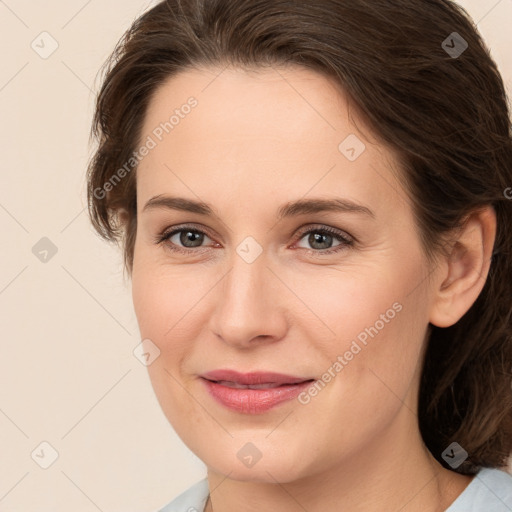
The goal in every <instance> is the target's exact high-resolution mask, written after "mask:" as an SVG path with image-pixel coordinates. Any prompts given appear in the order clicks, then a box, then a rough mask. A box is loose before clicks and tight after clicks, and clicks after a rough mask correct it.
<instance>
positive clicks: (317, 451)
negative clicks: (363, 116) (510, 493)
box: [132, 68, 432, 482]
mask: <svg viewBox="0 0 512 512" xmlns="http://www.w3.org/2000/svg"><path fill="white" fill-rule="evenodd" d="M191 97H193V99H190V98H191ZM187 105H188V106H187ZM350 114H351V117H354V119H355V121H356V124H357V125H358V126H359V127H360V128H362V126H363V125H362V121H361V120H360V119H358V118H357V117H356V114H355V111H354V110H353V109H352V110H351V112H350ZM173 115H174V118H172V120H171V121H170V118H171V116H173ZM165 123H167V124H165ZM364 132H365V134H367V136H368V133H369V131H368V130H366V129H365V130H364ZM140 140H141V145H142V144H145V145H146V147H147V148H148V151H144V153H147V155H146V156H145V157H144V158H143V159H142V161H141V163H140V165H139V168H138V170H137V203H138V227H137V236H136V242H135V253H134V266H133V275H132V284H133V300H134V306H135V311H136V315H137V319H138V323H139V326H140V331H141V336H142V339H149V340H151V342H152V343H153V344H154V345H156V347H158V349H159V350H160V355H159V357H157V358H156V359H155V360H154V361H153V362H152V363H151V364H150V365H149V366H148V370H149V374H150V378H151V381H152V385H153V387H154V389H155V392H156V395H157V397H158V400H159V402H160V405H161V407H162V409H163V411H164V413H165V415H166V416H167V418H168V420H169V421H170V423H171V424H172V426H173V427H174V428H175V430H176V432H177V433H178V435H179V436H180V437H181V438H182V439H183V441H184V442H185V443H186V444H187V445H188V447H189V448H190V449H191V450H192V451H193V452H195V453H196V454H197V455H198V457H199V458H201V459H202V460H203V461H204V462H205V463H206V465H207V466H209V467H210V468H212V469H214V470H215V471H218V472H220V473H222V474H225V475H227V474H229V475H230V478H234V479H239V480H252V481H261V482H267V481H268V482H274V481H276V480H278V481H280V482H287V481H292V480H296V479H299V478H301V477H304V476H306V475H311V474H315V473H321V472H322V471H325V470H328V469H332V468H333V467H334V466H336V465H339V466H340V467H341V465H345V464H348V463H350V464H351V466H347V467H352V468H354V467H355V466H354V464H356V463H361V464H364V465H367V464H369V463H371V461H372V460H374V458H375V457H379V456H381V455H382V456H383V457H388V456H390V454H391V453H396V449H397V442H400V443H402V444H404V443H407V442H408V441H409V440H410V439H412V438H414V437H415V435H416V434H417V431H418V430H417V423H416V421H417V419H416V415H415V413H414V411H415V409H416V401H415V400H416V398H415V397H416V392H417V383H418V378H419V369H420V367H421V355H422V347H423V342H424V337H425V334H426V329H427V325H428V322H429V308H430V304H431V302H432V301H431V291H430V290H429V286H430V285H429V282H430V280H429V279H428V278H427V277H428V275H429V267H428V265H427V263H426V260H425V258H424V255H423V252H422V250H421V246H420V241H419V238H418V234H417V231H416V228H415V224H414V220H413V214H412V211H411V206H410V203H409V202H408V201H407V199H406V195H405V193H404V191H403V188H402V186H401V185H400V183H399V182H398V181H397V179H396V178H395V173H394V172H393V171H392V166H393V165H395V166H396V165H397V164H396V160H395V159H394V157H393V155H392V153H391V152H390V151H389V150H387V149H386V148H385V147H384V146H382V145H380V144H378V143H376V142H375V141H374V140H373V141H372V140H369V139H368V138H366V136H365V135H363V133H361V132H360V131H359V129H358V128H357V127H356V125H355V124H353V122H351V120H350V119H349V112H348V104H347V99H346V97H345V95H344V94H343V93H342V92H340V91H339V90H337V89H335V88H334V86H333V84H332V82H330V81H328V80H327V79H325V78H323V77H322V76H320V75H318V74H316V73H314V72H313V71H309V70H305V69H300V68H288V69H286V70H285V69H280V70H279V71H277V70H276V69H270V70H269V69H267V70H258V71H253V72H244V71H241V70H234V69H231V68H228V69H225V70H224V71H222V72H221V69H220V68H219V69H210V70H205V69H203V70H187V71H185V72H182V73H181V74H179V75H178V76H176V77H174V78H172V79H171V80H169V81H167V82H166V83H165V84H164V85H163V86H162V87H160V89H158V90H157V92H156V95H155V96H154V97H153V98H152V100H151V103H150V105H149V108H148V111H147V115H146V118H145V121H144V126H143V130H142V135H141V139H140ZM155 198H158V199H159V200H158V201H157V200H155ZM166 198H167V199H166ZM170 198H175V199H176V198H181V201H174V202H172V201H171V200H170ZM310 201H329V202H330V203H329V204H331V208H325V209H322V208H319V206H320V204H319V203H318V204H316V203H315V204H312V205H310V206H309V207H307V206H304V205H305V204H306V203H307V202H310ZM198 202H199V203H205V204H206V205H208V207H209V209H210V210H211V212H213V213H208V212H206V210H207V208H206V207H204V206H203V208H202V209H201V208H199V207H197V206H196V207H194V208H192V207H190V208H185V207H186V206H187V205H188V206H191V205H192V203H198ZM296 202H299V203H298V205H295V206H292V205H293V204H294V203H296ZM334 202H336V203H334ZM301 204H302V206H300V205H301ZM333 204H337V205H338V207H337V208H334V207H332V205H333ZM282 214H284V215H282ZM173 229H176V230H177V229H182V231H181V232H177V233H174V234H170V233H171V232H172V231H173ZM325 230H328V231H325ZM165 234H170V235H169V236H168V237H167V239H166V240H163V241H161V242H159V240H162V238H165V237H164V235H165ZM154 350H155V352H158V351H156V349H154ZM153 357H154V356H153ZM214 370H236V371H238V372H240V373H250V372H276V373H279V374H285V375H286V376H288V377H284V378H283V380H284V382H288V385H281V386H280V387H279V388H277V387H276V385H277V384H280V383H282V381H279V379H275V380H272V378H273V377H268V376H267V377H262V378H261V380H260V381H259V382H260V383H261V384H266V386H264V387H266V388H267V389H263V390H262V389H260V390H256V389H253V390H248V389H233V384H232V383H231V382H227V380H229V379H228V378H229V375H228V377H226V376H224V377H223V376H221V377H220V378H219V376H218V375H217V376H216V377H217V378H216V379H215V378H213V379H211V380H217V381H219V380H220V381H223V380H225V381H226V382H223V383H220V384H219V383H217V384H212V383H211V382H210V383H208V381H207V380H206V379H205V378H203V377H204V376H205V374H207V373H208V372H212V371H214ZM210 377H211V375H210ZM214 377H215V376H214ZM289 377H296V378H297V379H298V380H299V381H306V380H310V379H314V380H316V382H309V383H306V384H302V385H300V384H299V385H293V384H290V381H291V378H289ZM233 380H236V379H235V378H233ZM271 383H272V385H270V384H271ZM269 388H270V389H269ZM215 394H216V396H214V395H215ZM283 397H286V398H287V399H286V400H283V401H279V399H280V398H281V399H282V398H283ZM399 453H400V456H402V455H403V454H404V453H405V452H404V451H403V450H402V451H400V450H399Z"/></svg>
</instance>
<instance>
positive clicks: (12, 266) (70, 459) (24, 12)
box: [0, 0, 512, 512]
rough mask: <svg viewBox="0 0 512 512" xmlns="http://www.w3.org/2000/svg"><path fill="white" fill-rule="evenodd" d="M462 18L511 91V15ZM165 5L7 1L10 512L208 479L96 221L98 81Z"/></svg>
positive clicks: (483, 5)
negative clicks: (172, 411) (167, 400)
mask: <svg viewBox="0 0 512 512" xmlns="http://www.w3.org/2000/svg"><path fill="white" fill-rule="evenodd" d="M153 3H154V2H153ZM461 3H462V5H464V6H465V7H467V8H468V9H469V11H470V13H471V14H472V15H473V17H474V19H475V20H476V21H477V22H479V28H480V30H481V32H482V33H483V35H484V37H485V38H486V39H487V41H488V43H489V45H490V47H491V49H492V53H493V55H494V57H495V59H496V60H497V61H498V64H499V66H500V67H501V70H502V73H503V75H504V77H505V80H506V82H507V85H508V88H509V90H510V91H512V52H511V51H510V48H511V47H512V33H511V31H510V27H511V26H512V0H501V1H497V0H465V1H463V2H461ZM151 4H152V3H148V2H147V1H141V0H102V1H100V0H89V1H86V0H68V1H64V0H53V1H48V2H34V1H32V2H30V1H27V0H6V1H1V0H0V43H1V46H2V53H1V64H2V65H1V67H0V113H1V123H0V144H1V157H2V158H1V164H0V165H1V169H2V170H1V177H0V180H1V182H0V183H1V186H0V229H1V232H2V237H1V244H2V251H1V254H2V260H1V265H0V315H1V336H2V343H1V357H0V382H1V385H0V449H1V455H0V511H9V512H21V511H23V512H31V511H37V512H49V511H53V512H61V511H62V512H64V511H65V510H66V511H67V510H73V511H75V512H81V511H83V512H93V511H97V510H100V511H103V512H107V511H108V512H121V511H123V512H126V511H139V512H143V511H147V512H149V511H152V510H155V509H156V508H157V507H159V506H161V505H163V504H164V503H166V502H168V501H170V499H171V498H172V497H174V496H175V495H176V494H177V493H179V492H180V491H181V490H183V489H184V488H186V487H188V486H189V485H190V484H192V483H193V482H195V481H197V480H198V479H200V478H202V477H203V476H204V475H205V469H204V467H203V465H202V463H201V462H200V461H199V460H198V459H197V458H196V457H195V456H194V455H193V454H192V453H191V452H190V451H189V450H188V449H187V448H186V447H185V446H184V445H183V444H182V443H181V441H180V440H179V439H178V438H177V436H176V435H175V433H174V432H173V431H172V430H171V428H170V426H169V425H168V423H167V420H166V419H165V418H164V416H163V414H162V413H161V411H160V408H159V406H158V404H157V401H156V398H155V397H154V394H153V391H152V388H151V386H150V383H149V379H148V377H147V373H146V368H145V367H144V366H143V365H142V364H141V363H140V362H139V361H138V360H137V359H136V358H135V357H134V356H133V354H132V351H133V349H134V347H135V346H136V345H137V344H138V343H139V342H140V340H139V336H138V329H137V325H136V321H135V316H134V313H133V309H132V305H131V297H130V287H129V284H124V283H123V278H122V269H121V258H120V253H119V252H118V251H117V250H116V249H115V248H112V247H109V246H107V244H105V243H104V242H102V241H101V240H100V239H99V238H98V237H97V236H96V235H95V234H94V233H93V231H92V228H91V227H90V226H89V222H88V218H87V215H86V212H85V204H86V203H85V193H84V192H85V188H84V172H85V167H86V163H87V160H88V156H89V148H88V131H89V126H90V121H91V116H92V105H93V97H94V95H93V92H94V91H95V90H96V85H97V84H96V85H95V84H94V79H95V76H96V73H97V71H98V70H99V68H100V66H101V64H102V63H103V61H104V59H105V58H106V57H107V55H108V53H109V52H110V51H111V50H112V48H113V47H114V44H115V43H116V42H117V40H118V38H119V37H120V36H121V35H122V33H123V32H124V30H125V29H126V28H127V27H128V26H129V25H130V23H131V22H132V21H133V20H134V18H135V17H137V16H138V15H140V14H141V13H142V12H143V11H145V10H146V8H147V7H148V6H149V5H151ZM42 32H47V33H48V34H49V35H43V36H40V34H41V33H42ZM33 41H34V42H33ZM55 44H58V48H57V49H56V51H55V52H54V53H53V54H52V55H50V56H49V57H48V58H42V57H41V56H40V54H43V56H46V55H44V52H49V51H50V50H51V49H52V45H55ZM31 45H32V46H33V47H32V46H31ZM511 185H512V184H511ZM43 237H46V238H47V239H49V241H50V242H49V241H48V240H43V241H42V242H41V239H42V238H43ZM36 244H41V245H37V246H36ZM34 246H36V247H37V250H35V252H36V253H37V254H34V253H33V247H34ZM45 250H46V251H49V252H48V253H47V255H46V253H45V252H44V251H45ZM55 250H57V252H56V253H55V254H52V251H55ZM44 257H46V259H47V261H46V262H44V261H41V260H40V258H44ZM42 442H47V443H49V444H50V445H51V447H53V448H50V447H48V446H45V445H42V446H41V443H42ZM52 449H54V450H56V451H57V452H58V458H57V459H56V460H55V462H54V463H53V464H51V465H50V466H49V467H48V468H47V469H43V468H42V467H40V466H41V465H45V464H50V463H51V462H52V459H51V456H52Z"/></svg>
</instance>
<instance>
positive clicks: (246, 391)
mask: <svg viewBox="0 0 512 512" xmlns="http://www.w3.org/2000/svg"><path fill="white" fill-rule="evenodd" d="M200 377H201V380H202V382H203V383H204V385H205V386H206V389H207V391H208V392H209V394H210V395H211V396H212V397H213V398H214V399H215V400H216V401H217V402H219V403H220V404H222V405H224V406H225V407H227V408H229V409H231V410H234V411H237V412H241V413H244V414H261V413H263V412H266V411H268V410H270V409H273V408H274V407H276V406H278V405H280V404H283V403H284V402H287V401H289V400H292V399H294V398H296V397H297V396H298V395H299V394H300V393H301V392H302V391H303V390H304V389H305V388H307V387H308V386H310V385H311V384H312V382H313V381H314V379H313V378H311V377H310V378H308V377H296V376H292V375H285V374H282V373H274V372H251V373H240V372H237V371H235V370H214V371H211V372H208V373H205V374H203V375H201V376H200ZM233 386H258V389H251V388H249V387H233Z"/></svg>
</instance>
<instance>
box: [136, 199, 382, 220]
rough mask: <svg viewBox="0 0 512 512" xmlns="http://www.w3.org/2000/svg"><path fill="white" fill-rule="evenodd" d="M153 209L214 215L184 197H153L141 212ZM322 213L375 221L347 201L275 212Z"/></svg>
mask: <svg viewBox="0 0 512 512" xmlns="http://www.w3.org/2000/svg"><path fill="white" fill-rule="evenodd" d="M153 209H170V210H180V211H184V212H190V213H197V214H199V215H216V216H217V213H216V212H215V209H214V208H213V207H212V206H211V205H209V204H208V203H204V202H202V201H194V200H191V199H186V198H184V197H172V196H166V195H158V196H154V197H152V198H151V199H149V201H148V202H147V203H146V204H145V205H144V208H143V209H142V211H143V212H145V211H148V210H153ZM322 212H342V213H360V214H364V215H367V216H369V217H371V218H372V219H375V213H374V212H373V211H372V210H370V209H369V208H367V207H366V206H363V205H361V204H358V203H355V202H353V201H350V200H349V199H342V198H334V199H322V198H313V199H299V200H297V201H290V202H288V203H285V204H284V205H282V206H281V207H280V208H279V210H278V211H277V216H278V219H279V220H281V219H283V218H285V217H295V216H299V215H305V214H312V213H322Z"/></svg>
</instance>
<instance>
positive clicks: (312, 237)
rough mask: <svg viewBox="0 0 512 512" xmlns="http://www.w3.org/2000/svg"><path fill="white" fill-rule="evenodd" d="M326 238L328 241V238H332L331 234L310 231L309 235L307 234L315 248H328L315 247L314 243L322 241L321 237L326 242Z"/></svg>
mask: <svg viewBox="0 0 512 512" xmlns="http://www.w3.org/2000/svg"><path fill="white" fill-rule="evenodd" d="M326 238H327V241H329V239H332V236H331V235H328V234H325V233H311V235H310V236H309V243H310V244H311V247H313V248H315V249H328V248H329V247H315V244H316V243H317V242H319V243H320V244H321V243H322V241H321V240H322V239H324V243H326V242H325V239H326ZM328 245H329V244H328Z"/></svg>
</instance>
